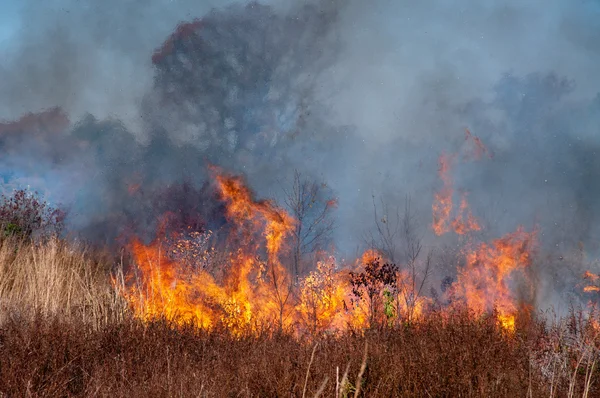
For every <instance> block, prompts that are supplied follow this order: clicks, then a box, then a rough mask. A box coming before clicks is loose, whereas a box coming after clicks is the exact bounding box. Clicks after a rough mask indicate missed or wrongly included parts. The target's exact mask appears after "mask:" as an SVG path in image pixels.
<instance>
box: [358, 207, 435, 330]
mask: <svg viewBox="0 0 600 398" xmlns="http://www.w3.org/2000/svg"><path fill="white" fill-rule="evenodd" d="M380 203H381V204H380V207H381V209H378V207H377V204H376V201H375V196H373V215H374V220H375V228H374V230H371V231H369V232H368V233H367V234H366V236H365V242H366V243H367V246H368V247H370V248H372V249H374V250H375V251H377V252H379V253H380V254H381V255H383V256H384V257H385V258H386V259H387V260H388V261H390V262H391V263H395V262H396V261H397V260H400V263H401V264H402V265H401V266H400V267H399V270H398V272H397V280H396V288H395V289H394V290H395V291H394V292H393V293H394V294H393V296H394V297H393V300H392V301H394V302H395V303H394V306H395V317H396V320H399V319H400V317H399V316H400V315H401V314H402V315H403V316H404V318H406V319H407V320H408V321H410V320H412V319H413V318H414V316H415V315H416V312H417V310H418V307H419V306H420V305H421V304H422V303H423V300H424V298H423V296H424V288H425V285H426V282H427V279H428V278H429V275H430V273H431V263H432V258H433V253H432V252H429V253H428V254H427V257H426V259H425V261H420V257H421V255H422V252H423V243H422V235H421V233H420V232H419V224H418V220H417V216H416V214H415V212H414V211H413V209H412V206H411V205H412V201H411V198H410V196H406V198H405V201H404V212H403V213H402V214H401V213H400V210H399V208H398V206H395V207H393V208H390V206H389V205H388V204H387V203H386V202H385V201H384V200H383V199H380Z"/></svg>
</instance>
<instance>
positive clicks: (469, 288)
mask: <svg viewBox="0 0 600 398" xmlns="http://www.w3.org/2000/svg"><path fill="white" fill-rule="evenodd" d="M535 237H536V233H535V232H532V233H527V232H524V231H523V230H522V229H521V228H519V229H518V230H517V231H516V232H513V233H511V234H507V235H506V236H504V237H502V238H500V239H497V240H495V241H493V242H492V244H491V245H487V244H485V243H482V244H481V245H480V246H479V247H478V248H477V249H476V250H473V251H471V252H469V253H467V258H466V265H465V266H464V268H462V269H461V270H460V271H459V275H458V279H457V281H456V282H455V283H454V285H453V293H454V294H455V295H456V296H457V297H458V298H462V299H463V300H465V302H466V304H467V306H468V307H469V308H470V309H472V310H473V311H475V312H476V313H478V314H483V313H485V312H489V311H492V310H493V309H494V308H495V309H496V310H497V311H498V314H499V315H498V318H499V321H500V322H501V324H502V326H504V327H505V328H506V329H508V330H514V322H515V314H516V312H517V304H516V300H515V297H513V295H512V292H511V289H510V287H509V283H510V281H511V277H513V275H514V273H515V272H517V271H523V270H524V269H525V268H526V267H527V266H528V265H530V264H531V251H532V249H533V245H534V244H535Z"/></svg>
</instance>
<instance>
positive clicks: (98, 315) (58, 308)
mask: <svg viewBox="0 0 600 398" xmlns="http://www.w3.org/2000/svg"><path fill="white" fill-rule="evenodd" d="M125 308H126V306H125V303H124V302H123V299H122V298H121V296H120V295H119V294H118V292H117V291H116V290H115V288H114V287H113V284H112V283H111V261H110V259H109V257H108V256H106V255H102V254H101V253H99V252H93V251H92V250H91V249H89V248H86V247H84V246H83V245H77V244H74V243H67V242H65V241H62V240H59V239H57V238H51V239H49V240H47V241H45V242H41V243H35V242H32V241H30V240H23V239H18V238H14V237H9V238H6V239H2V240H0V325H2V324H3V323H4V322H5V321H6V319H7V318H8V317H11V318H16V319H21V320H26V319H31V318H32V317H39V316H42V317H52V318H55V319H58V320H61V321H69V322H77V323H79V322H82V323H84V324H86V325H90V326H92V327H94V328H99V327H102V326H103V325H106V324H109V323H111V322H116V321H120V320H122V318H123V316H124V312H125Z"/></svg>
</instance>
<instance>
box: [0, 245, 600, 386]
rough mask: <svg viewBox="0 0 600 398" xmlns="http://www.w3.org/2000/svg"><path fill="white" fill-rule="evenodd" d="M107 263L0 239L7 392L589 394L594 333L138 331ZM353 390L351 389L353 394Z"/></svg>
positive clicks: (578, 322)
mask: <svg viewBox="0 0 600 398" xmlns="http://www.w3.org/2000/svg"><path fill="white" fill-rule="evenodd" d="M110 264H111V263H110V262H109V260H108V257H105V256H102V255H100V254H98V253H94V252H92V251H89V250H88V251H86V250H84V248H83V247H76V246H73V245H71V244H67V243H65V242H63V241H60V240H56V239H52V240H49V241H47V242H45V243H39V244H34V243H31V242H29V243H27V242H23V241H18V240H16V239H5V240H3V241H2V243H1V244H0V270H1V278H0V299H1V300H2V316H3V318H2V323H1V326H0V358H2V361H1V362H0V392H1V393H2V394H4V395H5V396H111V397H112V396H127V397H130V396H185V397H187V396H200V397H213V396H214V397H220V396H244V397H246V396H248V397H249V396H259V397H275V396H292V397H303V396H304V397H312V396H316V395H318V394H320V395H321V396H339V397H342V396H344V397H346V396H369V397H372V396H386V397H389V396H405V397H416V396H423V397H443V396H447V397H450V396H452V397H458V396H463V397H467V396H481V397H492V396H493V397H515V396H531V397H549V396H555V397H559V396H577V397H580V396H589V397H592V396H598V394H600V388H599V387H600V386H599V385H598V383H599V381H598V370H597V367H596V358H597V351H596V347H597V343H598V341H597V339H596V338H595V337H596V336H595V334H593V333H592V332H591V331H592V330H595V329H594V328H593V327H592V326H593V325H591V324H590V323H589V321H587V320H586V319H584V318H577V317H575V316H572V317H570V318H569V319H567V320H566V321H565V322H561V323H559V324H557V325H554V326H550V325H548V324H546V323H544V322H542V321H537V320H535V319H531V317H525V316H523V317H522V319H518V320H517V321H518V322H517V328H516V332H515V333H514V334H512V333H507V332H506V330H504V329H502V328H501V327H500V326H499V325H498V322H497V320H496V317H495V316H494V315H493V314H491V315H490V316H488V317H483V318H482V317H476V316H474V315H473V314H472V313H470V312H468V311H467V310H462V309H458V310H456V311H454V312H449V311H448V310H445V311H441V312H434V313H432V314H429V315H428V316H426V317H424V318H422V319H421V320H419V321H418V322H414V323H404V324H399V325H394V326H393V327H389V328H383V329H377V330H367V331H365V332H360V333H358V332H357V333H354V332H352V331H347V332H344V333H342V334H339V335H329V336H323V335H320V336H314V337H312V338H310V339H308V338H305V339H297V338H295V337H293V336H292V335H290V334H286V333H279V332H272V331H268V330H265V331H264V332H262V333H258V334H255V335H252V336H241V337H240V336H236V337H232V336H231V334H230V333H229V332H228V331H226V330H221V329H218V328H217V329H215V330H212V331H210V332H208V331H201V330H199V329H196V328H194V327H191V326H189V327H188V326H174V325H172V324H169V323H168V322H166V321H160V320H158V321H152V322H149V323H142V322H140V321H138V320H135V319H133V318H131V317H130V316H129V312H128V311H127V309H126V307H125V306H124V305H123V303H122V301H121V299H120V298H119V294H118V292H116V291H115V289H114V288H113V283H112V280H111V273H110ZM357 393H358V394H357Z"/></svg>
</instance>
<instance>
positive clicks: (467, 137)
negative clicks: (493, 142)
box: [465, 129, 493, 160]
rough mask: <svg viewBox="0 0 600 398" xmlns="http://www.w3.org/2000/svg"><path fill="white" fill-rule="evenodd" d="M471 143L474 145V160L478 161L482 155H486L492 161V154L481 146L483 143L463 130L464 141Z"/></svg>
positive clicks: (467, 130) (466, 130)
mask: <svg viewBox="0 0 600 398" xmlns="http://www.w3.org/2000/svg"><path fill="white" fill-rule="evenodd" d="M469 140H471V141H473V143H474V144H475V150H474V152H473V157H474V158H475V160H479V159H481V158H482V156H483V155H487V157H488V158H490V159H492V158H493V156H492V153H491V152H490V151H489V150H488V149H487V148H486V146H485V145H483V142H482V141H481V139H480V138H479V137H477V136H476V135H473V134H472V133H471V131H470V130H469V129H465V141H469Z"/></svg>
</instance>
